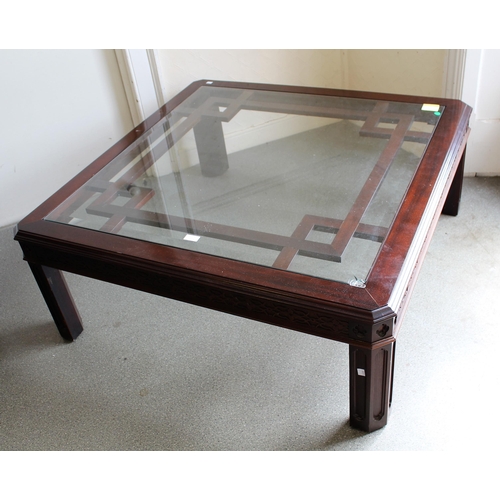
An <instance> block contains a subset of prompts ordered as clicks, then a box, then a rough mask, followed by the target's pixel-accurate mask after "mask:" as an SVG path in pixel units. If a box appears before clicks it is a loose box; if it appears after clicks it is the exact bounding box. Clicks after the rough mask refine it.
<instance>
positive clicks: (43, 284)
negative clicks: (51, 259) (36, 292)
mask: <svg viewBox="0 0 500 500" xmlns="http://www.w3.org/2000/svg"><path fill="white" fill-rule="evenodd" d="M29 265H30V268H31V271H32V272H33V275H34V276H35V279H36V282H37V283H38V286H39V288H40V291H41V292H42V295H43V297H44V299H45V302H46V303H47V306H48V308H49V311H50V313H51V314H52V317H53V318H54V322H55V324H56V326H57V328H58V330H59V333H60V334H61V337H62V338H63V339H65V340H69V341H73V340H75V339H76V338H77V337H78V335H80V333H81V332H82V331H83V326H82V320H81V318H80V314H79V313H78V310H77V309H76V306H75V303H74V302H73V297H72V296H71V293H70V291H69V289H68V285H67V283H66V280H65V279H64V276H63V274H62V272H61V271H60V270H59V269H53V268H51V267H46V266H41V265H39V264H32V263H31V262H30V263H29Z"/></svg>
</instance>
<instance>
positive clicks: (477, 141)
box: [462, 49, 500, 176]
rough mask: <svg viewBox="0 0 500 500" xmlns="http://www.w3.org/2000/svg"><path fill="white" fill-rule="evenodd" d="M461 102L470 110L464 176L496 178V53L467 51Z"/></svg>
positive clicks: (499, 85) (499, 87)
mask: <svg viewBox="0 0 500 500" xmlns="http://www.w3.org/2000/svg"><path fill="white" fill-rule="evenodd" d="M462 99H463V100H464V101H465V102H466V103H467V104H469V105H470V106H472V108H473V113H472V116H471V120H470V126H471V134H470V136H469V141H468V143H467V157H466V161H465V171H466V173H467V174H469V175H470V174H471V173H475V174H477V175H484V176H489V175H495V176H498V175H500V50H498V49H489V50H484V49H473V50H468V51H467V59H466V66H465V77H464V87H463V94H462Z"/></svg>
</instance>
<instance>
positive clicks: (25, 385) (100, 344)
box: [0, 178, 500, 453]
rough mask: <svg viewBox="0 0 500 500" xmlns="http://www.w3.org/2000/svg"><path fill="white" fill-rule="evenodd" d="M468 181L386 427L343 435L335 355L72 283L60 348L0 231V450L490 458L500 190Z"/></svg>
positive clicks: (154, 300)
mask: <svg viewBox="0 0 500 500" xmlns="http://www.w3.org/2000/svg"><path fill="white" fill-rule="evenodd" d="M464 184H465V185H464V192H463V197H462V205H461V212H460V214H459V216H458V217H448V216H442V217H441V220H440V222H439V224H438V227H437V230H436V233H435V236H434V239H433V241H432V243H431V245H430V248H429V252H428V255H427V258H426V260H425V262H424V265H423V268H422V271H421V274H420V277H419V280H418V282H417V285H416V288H415V291H414V295H413V299H412V300H411V302H410V307H409V310H408V313H407V315H406V318H405V322H404V324H403V327H402V330H401V333H400V335H399V338H398V345H397V351H396V366H395V386H394V399H393V407H392V411H391V415H390V419H389V424H388V425H387V426H386V427H385V428H383V429H382V430H380V431H377V432H374V433H371V434H365V433H363V432H360V431H357V430H354V429H351V428H350V427H349V424H348V412H349V408H348V358H347V355H348V349H347V346H345V345H342V344H338V343H334V342H331V341H328V340H324V339H319V338H315V337H311V336H307V335H304V334H301V333H297V332H292V331H288V330H284V329H280V328H276V327H271V326H267V325H262V324H259V323H255V322H252V321H248V320H244V319H240V318H236V317H232V316H229V315H225V314H222V313H217V312H213V311H208V310H203V309H200V308H197V307H194V306H190V305H186V304H182V303H178V302H175V301H172V300H168V299H163V298H160V297H155V296H152V295H149V294H145V293H140V292H136V291H133V290H127V289H124V288H121V287H118V286H115V285H110V284H107V283H102V282H98V281H95V280H90V279H87V278H83V277H79V276H75V275H71V274H68V275H66V276H67V280H68V283H69V286H70V288H71V290H72V292H73V295H74V298H75V301H76V303H77V306H78V308H79V310H80V313H81V315H82V318H83V322H84V327H85V330H84V332H83V334H82V335H81V336H80V337H79V338H78V339H77V341H75V342H73V343H66V342H64V341H63V340H62V339H61V338H60V337H59V335H58V332H57V330H56V328H55V326H54V324H53V322H52V319H51V317H50V314H49V312H48V310H47V308H46V306H45V303H44V301H43V299H42V296H41V294H40V292H39V291H38V289H37V286H36V283H35V281H34V279H33V277H32V276H31V274H30V270H29V267H28V265H27V264H26V263H25V262H23V260H22V253H21V250H20V248H19V246H18V244H17V243H16V242H15V241H13V239H12V237H13V228H11V227H9V228H4V229H2V230H0V269H1V274H0V276H1V286H0V450H4V451H5V450H355V451H359V450H383V451H391V450H408V451H412V450H428V451H434V450H443V451H452V452H462V451H464V450H466V451H468V452H470V453H476V452H477V453H480V452H483V451H486V450H489V449H495V445H497V444H498V436H497V435H496V433H495V428H496V418H495V417H496V410H495V408H496V407H497V404H496V403H497V398H498V387H499V386H500V384H499V382H500V380H499V375H498V366H497V364H498V363H497V357H496V354H497V353H498V348H499V335H498V333H499V327H498V320H497V318H498V313H497V307H499V305H500V304H499V302H500V300H499V299H500V179H499V178H466V179H465V183H464ZM492 418H493V421H492V420H491V419H492Z"/></svg>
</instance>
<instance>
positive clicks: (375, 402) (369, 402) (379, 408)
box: [349, 343, 394, 432]
mask: <svg viewBox="0 0 500 500" xmlns="http://www.w3.org/2000/svg"><path fill="white" fill-rule="evenodd" d="M393 355H394V343H391V344H387V345H385V346H383V347H380V348H378V349H373V350H372V349H365V348H360V347H356V346H349V371H350V376H349V389H350V412H351V417H350V423H351V426H352V427H356V428H358V429H361V430H363V431H367V432H371V431H375V430H377V429H380V428H381V427H383V426H384V425H386V424H387V417H388V413H389V406H390V402H391V393H392V387H391V386H392V377H393V369H392V367H393V361H394V356H393Z"/></svg>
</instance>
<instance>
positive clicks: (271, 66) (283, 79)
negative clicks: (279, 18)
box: [158, 49, 342, 99]
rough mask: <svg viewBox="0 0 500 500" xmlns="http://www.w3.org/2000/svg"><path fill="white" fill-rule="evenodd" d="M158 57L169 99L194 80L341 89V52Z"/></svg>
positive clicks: (184, 52) (168, 52)
mask: <svg viewBox="0 0 500 500" xmlns="http://www.w3.org/2000/svg"><path fill="white" fill-rule="evenodd" d="M158 57H159V59H160V65H161V68H162V71H163V76H164V82H165V87H166V93H167V98H168V99H170V98H171V97H173V96H174V95H175V94H177V93H178V92H179V91H181V90H182V89H183V88H185V87H187V86H188V85H189V84H190V83H191V82H193V81H195V80H203V79H211V80H230V81H241V82H256V83H277V84H287V85H306V86H307V85H309V86H315V87H333V88H335V87H340V86H341V85H342V80H341V79H342V65H341V60H340V58H341V51H340V50H309V49H307V50H306V49H304V50H294V49H289V50H286V49H284V50H281V49H249V50H247V49H233V50H229V49H228V50H222V49H218V50H210V49H205V50H203V49H162V50H158Z"/></svg>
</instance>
